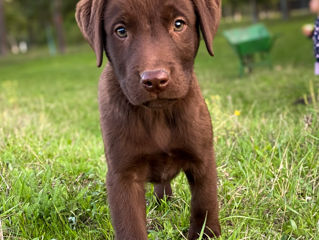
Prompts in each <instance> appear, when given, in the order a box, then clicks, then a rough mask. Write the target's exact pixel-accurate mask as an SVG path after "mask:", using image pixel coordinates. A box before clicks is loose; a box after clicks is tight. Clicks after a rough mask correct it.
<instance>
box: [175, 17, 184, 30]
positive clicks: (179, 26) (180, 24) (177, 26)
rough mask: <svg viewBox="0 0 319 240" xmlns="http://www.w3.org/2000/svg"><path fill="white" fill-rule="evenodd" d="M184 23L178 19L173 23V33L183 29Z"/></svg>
mask: <svg viewBox="0 0 319 240" xmlns="http://www.w3.org/2000/svg"><path fill="white" fill-rule="evenodd" d="M185 24H186V23H185V22H184V21H183V20H182V19H178V20H176V21H175V23H174V31H175V32H181V31H183V30H184V28H185Z"/></svg>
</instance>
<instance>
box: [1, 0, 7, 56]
mask: <svg viewBox="0 0 319 240" xmlns="http://www.w3.org/2000/svg"><path fill="white" fill-rule="evenodd" d="M6 54H7V38H6V26H5V21H4V8H3V0H0V55H6Z"/></svg>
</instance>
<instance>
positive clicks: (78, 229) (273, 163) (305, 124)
mask: <svg viewBox="0 0 319 240" xmlns="http://www.w3.org/2000/svg"><path fill="white" fill-rule="evenodd" d="M312 21H313V17H302V18H296V19H292V20H290V21H289V22H282V21H271V22H267V23H266V24H267V25H268V27H269V28H270V30H271V31H272V32H274V33H280V38H279V40H278V42H277V43H276V45H275V48H274V50H273V60H274V68H273V69H272V70H269V69H263V68H260V69H257V70H256V71H255V72H254V73H253V74H251V75H249V76H247V75H246V76H245V77H243V78H238V61H237V58H236V55H235V54H234V53H233V51H232V49H231V48H230V47H229V46H228V44H227V42H226V41H225V39H224V38H223V37H222V34H221V31H222V30H223V29H227V28H230V27H234V25H233V24H232V25H230V24H223V25H222V26H221V31H220V33H219V35H218V36H217V38H216V40H215V45H214V46H215V47H214V48H215V54H216V57H215V58H210V57H209V56H208V54H207V53H206V51H205V47H204V46H202V47H201V49H200V52H199V54H198V58H197V62H196V72H197V75H198V78H199V81H200V84H201V86H202V90H203V93H204V95H205V98H206V101H207V103H208V106H209V109H210V112H211V115H212V121H213V124H214V131H215V148H216V155H217V164H218V175H219V200H220V207H221V211H220V220H221V225H222V229H223V236H222V238H221V239H222V240H223V239H225V240H226V239H269V240H274V239H279V240H288V239H290V240H293V239H307V240H308V239H317V240H318V239H319V117H318V116H319V102H318V101H315V102H314V103H313V104H310V105H307V106H305V105H295V104H294V102H295V101H296V100H297V99H298V98H301V97H303V96H304V95H305V94H308V95H309V94H310V93H313V94H315V93H318V90H319V78H318V77H315V76H314V75H313V62H314V60H313V56H312V42H311V41H310V40H308V39H306V38H305V37H303V36H302V35H301V34H300V28H301V26H302V25H303V24H304V23H308V22H312ZM100 72H101V70H98V69H96V67H95V58H94V56H93V53H91V51H90V50H89V48H88V47H87V46H86V45H85V47H80V48H77V49H73V51H71V52H70V53H69V54H66V55H65V56H57V57H48V56H46V54H44V53H40V54H38V53H37V54H30V55H28V56H22V57H21V56H18V57H7V58H5V59H0V220H1V223H2V231H3V236H4V239H5V240H9V239H34V240H35V239H51V240H53V239H56V240H63V239H110V240H111V239H113V229H112V226H111V222H110V215H109V209H108V205H107V202H106V195H107V193H106V189H105V176H106V171H107V169H106V164H105V158H104V152H103V144H102V138H101V134H100V129H99V114H98V108H97V82H98V77H99V74H100ZM147 189H148V191H147V195H146V199H147V203H148V205H147V222H148V229H149V239H151V240H155V239H159V240H162V239H164V240H168V239H172V240H179V239H185V237H184V236H186V234H187V230H188V227H189V215H190V213H189V203H190V192H189V189H188V185H187V181H186V178H185V177H184V175H183V174H181V175H179V176H178V177H177V179H175V180H174V181H173V190H174V198H173V199H172V201H169V202H165V201H163V202H162V203H161V204H160V205H158V204H156V202H155V200H154V197H153V195H152V191H153V190H152V186H151V185H147ZM0 232H1V229H0Z"/></svg>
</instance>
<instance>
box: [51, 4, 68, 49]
mask: <svg viewBox="0 0 319 240" xmlns="http://www.w3.org/2000/svg"><path fill="white" fill-rule="evenodd" d="M61 11H62V1H61V0H54V13H53V21H54V25H55V30H56V34H57V40H58V48H59V52H60V53H65V48H66V46H65V37H64V32H63V18H62V13H61Z"/></svg>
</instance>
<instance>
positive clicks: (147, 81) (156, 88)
mask: <svg viewBox="0 0 319 240" xmlns="http://www.w3.org/2000/svg"><path fill="white" fill-rule="evenodd" d="M168 78H169V76H168V73H167V72H166V71H164V70H155V71H145V72H143V73H142V74H141V84H142V85H143V87H144V88H145V89H146V90H147V91H149V92H153V93H160V92H162V91H164V90H165V89H166V88H167V86H168V83H169V80H168Z"/></svg>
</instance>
